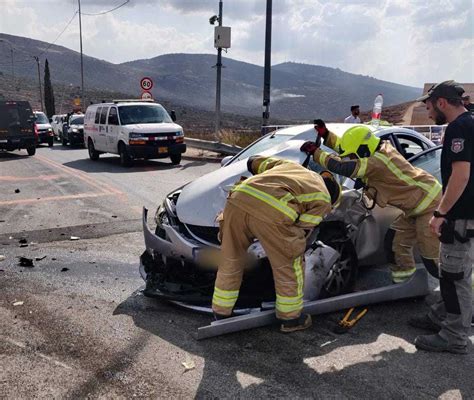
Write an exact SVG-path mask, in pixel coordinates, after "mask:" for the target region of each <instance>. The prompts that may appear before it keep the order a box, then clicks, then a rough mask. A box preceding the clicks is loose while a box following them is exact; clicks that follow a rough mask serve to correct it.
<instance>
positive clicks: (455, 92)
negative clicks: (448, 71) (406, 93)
mask: <svg viewBox="0 0 474 400" xmlns="http://www.w3.org/2000/svg"><path fill="white" fill-rule="evenodd" d="M463 93H464V88H463V87H462V86H461V84H459V83H457V82H455V81H444V82H441V83H437V84H435V85H433V86H431V87H430V88H429V89H428V92H427V93H426V94H425V95H424V96H421V97H419V98H418V99H416V101H422V102H423V103H425V102H426V100H428V99H430V98H432V97H433V98H435V99H439V98H440V97H442V98H444V99H459V100H461V98H462V94H463Z"/></svg>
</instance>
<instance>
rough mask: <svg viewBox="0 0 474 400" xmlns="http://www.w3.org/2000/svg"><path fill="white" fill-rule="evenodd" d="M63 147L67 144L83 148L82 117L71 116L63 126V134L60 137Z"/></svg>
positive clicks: (80, 115) (79, 115) (81, 115)
mask: <svg viewBox="0 0 474 400" xmlns="http://www.w3.org/2000/svg"><path fill="white" fill-rule="evenodd" d="M61 142H62V144H63V146H66V145H67V144H68V143H69V144H70V145H71V146H73V145H81V146H84V115H83V114H72V115H71V116H70V117H69V119H68V120H67V123H66V124H64V125H63V134H62V136H61Z"/></svg>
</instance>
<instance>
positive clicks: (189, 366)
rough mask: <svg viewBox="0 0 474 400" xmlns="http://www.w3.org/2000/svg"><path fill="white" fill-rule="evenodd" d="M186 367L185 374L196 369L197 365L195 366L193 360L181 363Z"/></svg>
mask: <svg viewBox="0 0 474 400" xmlns="http://www.w3.org/2000/svg"><path fill="white" fill-rule="evenodd" d="M181 365H182V366H183V367H184V372H188V371H191V370H192V369H194V368H196V364H194V361H193V360H186V361H183V362H182V363H181Z"/></svg>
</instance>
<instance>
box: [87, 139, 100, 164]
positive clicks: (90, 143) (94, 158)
mask: <svg viewBox="0 0 474 400" xmlns="http://www.w3.org/2000/svg"><path fill="white" fill-rule="evenodd" d="M87 151H88V152H89V158H90V159H91V160H92V161H97V160H98V159H99V156H100V153H99V152H98V151H97V150H96V149H95V147H94V142H93V141H92V139H89V140H88V142H87Z"/></svg>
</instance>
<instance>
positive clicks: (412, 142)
mask: <svg viewBox="0 0 474 400" xmlns="http://www.w3.org/2000/svg"><path fill="white" fill-rule="evenodd" d="M393 136H394V138H395V139H396V142H397V143H396V148H397V150H398V151H399V152H400V154H401V155H402V156H403V157H405V158H406V159H407V160H409V159H410V158H412V157H413V156H414V155H416V154H418V153H421V152H423V151H425V150H428V149H429V148H430V147H432V146H433V144H432V143H430V141H429V140H428V139H427V138H425V137H423V136H422V135H421V134H420V135H414V134H410V133H406V132H394V133H393Z"/></svg>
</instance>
